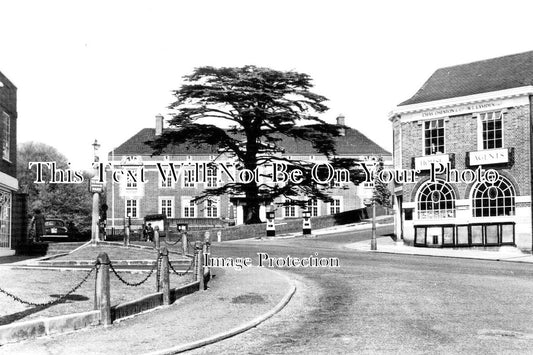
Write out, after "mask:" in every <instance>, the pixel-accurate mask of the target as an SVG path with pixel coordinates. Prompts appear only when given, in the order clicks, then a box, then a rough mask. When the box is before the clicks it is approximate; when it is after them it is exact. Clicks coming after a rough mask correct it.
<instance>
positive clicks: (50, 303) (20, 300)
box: [0, 264, 98, 307]
mask: <svg viewBox="0 0 533 355" xmlns="http://www.w3.org/2000/svg"><path fill="white" fill-rule="evenodd" d="M97 268H98V264H94V266H93V267H92V268H91V270H89V272H88V273H87V275H85V277H84V278H83V279H82V280H81V281H80V283H79V284H77V285H76V286H75V287H74V288H72V289H71V290H70V291H69V292H67V293H65V294H64V295H63V296H61V297H59V298H57V299H55V300H51V301H48V302H45V303H34V302H29V301H25V300H23V299H21V298H20V297H18V296H15V295H14V294H12V293H10V292H7V291H5V290H3V289H2V288H0V293H3V294H5V295H6V296H9V297H11V298H12V299H13V300H14V301H17V302H19V303H22V304H25V305H28V306H34V307H46V306H53V305H55V304H58V303H60V302H62V301H63V300H64V299H66V298H67V297H68V296H70V295H71V294H73V293H74V292H76V291H77V290H78V289H79V288H80V287H81V286H82V285H83V284H84V283H85V282H86V281H87V279H88V278H89V276H90V275H91V274H92V272H93V271H94V270H95V269H97Z"/></svg>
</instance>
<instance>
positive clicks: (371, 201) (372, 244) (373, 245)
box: [363, 198, 378, 250]
mask: <svg viewBox="0 0 533 355" xmlns="http://www.w3.org/2000/svg"><path fill="white" fill-rule="evenodd" d="M363 203H364V204H365V206H366V207H370V206H371V205H372V240H371V241H370V250H378V246H377V240H376V203H375V202H374V199H371V198H365V199H364V200H363Z"/></svg>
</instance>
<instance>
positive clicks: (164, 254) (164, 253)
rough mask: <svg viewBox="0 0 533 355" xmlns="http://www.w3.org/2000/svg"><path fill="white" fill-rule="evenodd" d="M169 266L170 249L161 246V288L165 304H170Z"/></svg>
mask: <svg viewBox="0 0 533 355" xmlns="http://www.w3.org/2000/svg"><path fill="white" fill-rule="evenodd" d="M169 271H170V269H169V266H168V249H167V247H165V246H164V247H163V248H161V290H162V292H163V304H164V305H166V306H168V305H169V304H170V275H169Z"/></svg>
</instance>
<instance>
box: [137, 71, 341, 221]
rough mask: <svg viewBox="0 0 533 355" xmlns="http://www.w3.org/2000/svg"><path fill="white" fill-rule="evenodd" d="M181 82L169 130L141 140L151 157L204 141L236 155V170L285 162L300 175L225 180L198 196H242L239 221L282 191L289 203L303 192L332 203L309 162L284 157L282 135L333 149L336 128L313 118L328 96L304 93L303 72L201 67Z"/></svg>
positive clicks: (324, 150)
mask: <svg viewBox="0 0 533 355" xmlns="http://www.w3.org/2000/svg"><path fill="white" fill-rule="evenodd" d="M184 81H185V84H184V85H182V86H181V88H180V89H178V90H176V91H174V95H175V97H176V101H175V102H173V103H172V104H171V105H170V108H171V109H173V110H174V112H175V114H174V115H173V117H172V119H171V120H170V121H169V125H170V127H172V128H174V129H171V130H166V131H164V132H163V134H162V135H161V136H159V137H157V138H156V139H155V140H154V141H151V142H147V143H148V144H150V146H151V147H152V148H153V149H154V154H161V153H162V152H163V151H164V149H165V147H167V146H168V145H172V144H189V145H190V144H192V145H197V146H202V145H206V144H207V145H212V146H216V147H218V148H219V152H220V153H221V154H229V155H230V156H232V157H234V158H235V159H236V160H237V161H238V162H239V165H240V167H241V168H245V169H249V170H251V171H254V170H255V169H256V168H257V167H260V166H265V165H267V164H272V163H279V162H285V163H287V164H288V165H289V166H290V169H300V170H302V171H303V172H304V176H305V178H306V180H305V181H304V182H303V183H301V184H294V183H291V182H289V183H287V184H284V185H281V184H280V185H274V186H272V184H265V183H257V182H255V181H252V182H249V183H239V182H235V183H228V184H225V185H224V186H222V187H218V188H214V189H207V190H205V191H204V193H203V194H202V195H201V196H199V197H198V199H205V198H209V197H212V196H219V195H224V194H230V195H244V196H245V201H246V204H245V206H244V207H245V223H257V222H260V220H259V206H260V205H261V204H265V203H270V202H272V201H273V200H274V199H275V198H277V197H280V196H282V197H285V199H286V200H287V201H289V203H295V204H301V203H304V202H302V201H303V200H301V196H307V197H308V198H319V199H322V200H330V198H329V196H328V195H327V193H325V192H324V189H323V186H322V187H321V186H317V184H315V183H312V181H310V176H311V175H310V173H309V172H310V170H311V168H312V164H311V163H310V162H308V161H300V160H296V159H290V158H289V157H288V156H286V155H283V153H284V147H283V146H282V141H283V140H286V139H294V140H295V141H297V142H307V144H310V145H311V146H312V147H313V148H314V149H315V150H316V152H317V154H323V155H325V156H328V157H330V156H332V155H334V154H335V141H334V138H335V137H337V136H338V135H339V128H340V127H339V126H337V125H332V124H328V123H326V122H325V121H323V120H322V119H320V118H319V115H320V114H321V113H323V112H325V111H326V110H327V109H328V108H327V106H326V105H325V104H324V102H325V101H326V98H325V97H324V96H321V95H317V94H315V93H313V92H311V91H310V89H311V88H312V83H311V78H310V76H309V75H307V74H303V73H297V72H294V71H277V70H272V69H269V68H261V67H255V66H245V67H241V68H213V67H201V68H197V69H195V70H194V71H193V73H192V74H190V75H188V76H185V77H184ZM206 119H208V120H207V121H206ZM213 119H215V120H217V122H220V123H222V122H226V123H227V124H228V128H223V125H221V124H218V123H217V124H216V125H215V124H210V123H208V122H209V120H211V121H213ZM267 178H272V176H270V177H267Z"/></svg>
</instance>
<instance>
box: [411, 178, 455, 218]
mask: <svg viewBox="0 0 533 355" xmlns="http://www.w3.org/2000/svg"><path fill="white" fill-rule="evenodd" d="M438 185H440V186H441V187H440V188H439V189H432V187H434V186H438ZM444 189H446V190H447V191H446V192H443V190H444ZM426 190H429V191H428V193H427V194H426ZM435 192H439V193H440V195H441V196H442V195H446V194H450V195H451V199H444V200H439V201H435V200H434V199H433V197H434V196H435ZM423 196H426V197H427V199H426V200H424V201H422V200H421V199H422V197H423ZM445 197H446V196H445ZM429 199H431V200H429ZM456 201H457V196H456V195H455V191H454V190H453V188H452V187H451V186H450V184H449V183H447V182H446V181H444V180H441V179H436V180H435V181H434V182H432V181H430V180H428V181H426V182H425V183H424V184H422V185H421V186H420V187H419V188H418V191H417V193H416V199H415V202H416V214H415V216H416V219H417V220H437V219H451V218H455V217H456V211H457V208H456V205H455V202H456ZM448 202H450V203H451V207H448V206H447V203H448ZM441 203H444V204H445V208H444V209H443V208H440V204H441ZM435 204H438V205H439V206H438V207H439V208H431V209H427V208H425V209H422V206H423V205H425V206H429V205H431V206H434V205H435ZM450 212H452V215H451V216H450V215H449V213H450ZM423 213H424V214H423ZM428 213H430V214H428ZM441 213H442V216H441Z"/></svg>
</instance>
